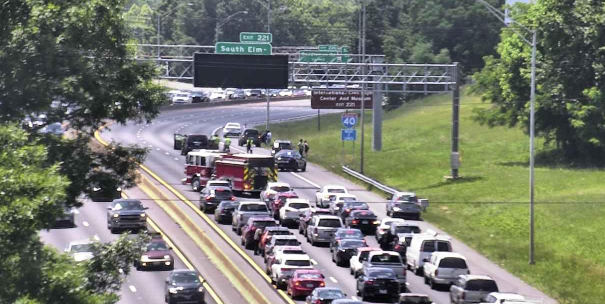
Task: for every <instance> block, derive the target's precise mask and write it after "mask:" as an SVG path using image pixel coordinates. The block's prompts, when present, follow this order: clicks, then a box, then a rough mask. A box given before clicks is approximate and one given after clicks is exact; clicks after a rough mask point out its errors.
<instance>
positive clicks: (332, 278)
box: [330, 277, 338, 284]
mask: <svg viewBox="0 0 605 304" xmlns="http://www.w3.org/2000/svg"><path fill="white" fill-rule="evenodd" d="M330 281H332V282H334V284H336V283H338V281H336V279H335V278H334V277H330Z"/></svg>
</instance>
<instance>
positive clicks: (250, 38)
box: [239, 32, 273, 43]
mask: <svg viewBox="0 0 605 304" xmlns="http://www.w3.org/2000/svg"><path fill="white" fill-rule="evenodd" d="M239 41H240V42H265V43H271V42H273V35H272V34H271V33H250V32H242V33H239Z"/></svg>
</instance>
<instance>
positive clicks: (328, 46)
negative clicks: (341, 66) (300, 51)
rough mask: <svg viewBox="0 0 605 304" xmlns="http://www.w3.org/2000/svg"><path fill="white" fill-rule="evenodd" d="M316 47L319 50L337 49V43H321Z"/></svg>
mask: <svg viewBox="0 0 605 304" xmlns="http://www.w3.org/2000/svg"><path fill="white" fill-rule="evenodd" d="M318 49H319V50H320V51H334V52H336V51H338V44H321V45H319V47H318Z"/></svg>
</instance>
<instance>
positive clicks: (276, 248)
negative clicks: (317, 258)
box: [273, 245, 304, 252]
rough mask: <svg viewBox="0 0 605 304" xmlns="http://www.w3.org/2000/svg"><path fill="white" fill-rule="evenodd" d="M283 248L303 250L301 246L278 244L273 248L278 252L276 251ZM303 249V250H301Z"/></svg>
mask: <svg viewBox="0 0 605 304" xmlns="http://www.w3.org/2000/svg"><path fill="white" fill-rule="evenodd" d="M284 250H303V249H302V247H301V246H292V245H285V246H284V245H280V246H275V247H274V248H273V251H274V252H278V251H284ZM303 251H304V250H303Z"/></svg>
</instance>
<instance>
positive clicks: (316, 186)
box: [290, 172, 321, 188]
mask: <svg viewBox="0 0 605 304" xmlns="http://www.w3.org/2000/svg"><path fill="white" fill-rule="evenodd" d="M290 173H291V174H292V175H294V176H296V177H298V178H300V179H302V180H303V181H305V182H307V183H308V184H309V185H311V186H313V187H315V188H321V186H320V185H318V184H316V183H314V182H312V181H310V180H308V179H306V178H304V177H302V176H301V175H300V174H298V173H294V172H290Z"/></svg>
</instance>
